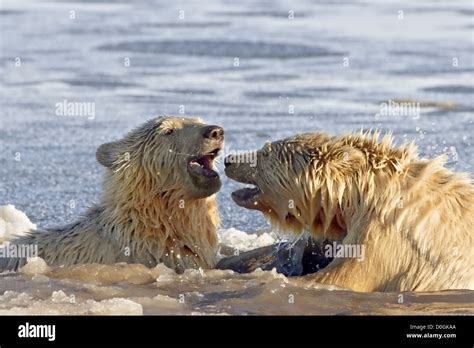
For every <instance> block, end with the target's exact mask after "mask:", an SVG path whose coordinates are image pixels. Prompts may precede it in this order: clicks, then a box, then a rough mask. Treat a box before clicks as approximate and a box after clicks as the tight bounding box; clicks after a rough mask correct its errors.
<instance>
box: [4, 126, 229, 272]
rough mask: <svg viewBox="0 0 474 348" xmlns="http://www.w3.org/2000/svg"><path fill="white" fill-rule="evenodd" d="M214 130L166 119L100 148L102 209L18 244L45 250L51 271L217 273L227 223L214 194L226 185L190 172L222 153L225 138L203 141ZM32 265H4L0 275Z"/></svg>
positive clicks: (8, 262) (42, 252)
mask: <svg viewBox="0 0 474 348" xmlns="http://www.w3.org/2000/svg"><path fill="white" fill-rule="evenodd" d="M213 127H215V126H213ZM208 128H209V126H207V125H204V124H203V123H202V121H200V120H198V119H184V118H174V117H161V118H157V119H153V120H150V121H148V122H147V123H145V124H144V125H142V126H141V127H139V128H137V129H135V130H134V131H132V132H130V133H129V134H128V135H127V136H126V137H125V138H124V139H122V140H120V141H117V142H113V143H108V144H104V145H102V146H100V147H99V149H98V150H97V160H98V161H99V163H101V164H102V165H104V166H105V167H106V168H107V174H106V177H105V181H104V189H105V192H104V194H103V198H102V200H101V202H100V203H98V204H96V205H94V206H93V207H91V208H90V209H89V210H88V211H87V212H86V213H85V215H84V216H83V217H81V218H80V219H79V221H78V222H75V223H73V224H71V225H69V226H66V227H63V228H58V229H50V230H46V231H37V232H32V233H30V234H28V235H27V236H25V237H20V238H18V239H16V240H14V241H12V244H28V245H38V249H39V256H40V257H42V258H43V259H45V261H46V262H47V263H48V264H50V265H72V264H79V263H104V264H112V263H116V262H128V263H141V264H144V265H146V266H154V265H156V264H157V263H160V262H163V263H164V264H165V265H166V266H168V267H170V268H173V269H175V270H176V271H178V272H182V271H183V270H184V269H186V268H199V267H202V268H211V267H213V266H214V265H215V263H216V248H217V234H216V230H217V226H218V223H219V219H218V214H217V209H216V201H215V197H214V195H213V194H214V193H215V192H217V190H218V189H219V188H220V181H219V179H218V177H217V179H216V178H212V180H211V179H209V180H210V181H212V182H210V181H209V180H207V178H199V177H198V178H197V179H196V178H194V179H191V178H190V175H189V173H188V172H187V166H188V164H189V161H190V158H196V157H197V156H200V155H202V154H206V153H208V152H210V151H211V149H217V148H219V149H220V148H221V147H222V139H223V136H222V137H221V138H222V139H220V140H219V139H217V140H215V139H208V138H205V137H204V136H203V134H204V133H205V131H206V129H208ZM219 129H220V128H219ZM220 130H222V129H220ZM201 179H202V183H196V180H198V181H199V180H201ZM193 180H194V181H193ZM216 180H217V181H216ZM201 184H202V185H201ZM25 262H26V260H25V259H22V258H11V259H4V260H0V269H2V270H4V269H12V270H14V269H17V268H18V267H20V266H22V265H23V264H24V263H25Z"/></svg>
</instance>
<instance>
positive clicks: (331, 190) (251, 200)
mask: <svg viewBox="0 0 474 348" xmlns="http://www.w3.org/2000/svg"><path fill="white" fill-rule="evenodd" d="M256 156H257V162H256V163H257V165H256V166H255V165H254V166H252V165H250V164H249V163H245V162H246V161H245V159H246V158H253V157H252V156H251V155H250V154H249V153H247V154H241V155H240V156H238V157H236V156H229V157H227V158H226V161H225V164H226V174H227V175H228V176H229V177H230V178H232V179H234V180H236V181H239V182H241V183H245V184H250V185H253V186H254V187H253V188H244V189H241V190H238V191H236V192H234V193H233V194H232V198H233V199H234V201H235V202H236V203H237V204H238V205H240V206H242V207H245V208H248V209H256V210H259V211H261V212H262V213H263V214H264V215H265V217H266V218H267V219H268V220H269V221H270V223H271V224H272V225H274V226H276V227H277V228H279V229H282V230H290V231H294V232H296V233H300V232H301V231H310V232H311V233H312V235H313V237H314V238H316V239H318V240H319V241H320V242H321V243H323V242H324V243H327V242H328V241H330V243H331V244H332V243H333V242H337V243H341V244H342V245H343V247H346V246H361V245H363V246H364V253H365V255H363V256H364V257H363V259H362V260H360V259H358V258H354V257H352V258H351V257H335V258H334V260H333V261H332V262H331V263H330V264H329V265H328V266H327V267H326V268H324V269H323V270H321V271H319V272H317V273H314V274H311V275H307V276H305V277H302V278H299V280H296V281H297V282H299V281H300V280H302V281H304V282H307V281H308V280H309V279H312V280H314V282H318V283H327V284H334V285H337V286H341V287H344V288H350V289H353V290H356V291H435V290H442V289H467V288H468V289H472V288H473V287H474V237H473V229H474V186H473V184H472V181H471V179H470V178H469V176H468V175H467V174H460V173H453V172H451V171H449V170H448V169H446V168H444V167H443V163H444V158H443V157H439V158H436V159H434V160H422V159H419V158H418V155H417V151H416V148H415V146H414V145H413V144H405V145H403V146H401V147H399V148H396V147H393V146H392V139H391V136H390V135H387V136H385V137H384V138H383V139H382V140H381V141H378V134H377V133H376V134H370V133H360V134H351V135H343V136H338V137H335V136H329V135H326V134H301V135H296V136H294V137H291V138H287V139H284V140H281V141H276V142H274V143H267V144H266V145H265V146H264V147H263V148H262V149H261V150H259V151H258V152H257V154H256Z"/></svg>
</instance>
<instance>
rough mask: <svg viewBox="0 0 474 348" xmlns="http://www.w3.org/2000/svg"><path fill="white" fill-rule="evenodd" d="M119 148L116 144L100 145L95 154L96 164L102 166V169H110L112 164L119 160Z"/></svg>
mask: <svg viewBox="0 0 474 348" xmlns="http://www.w3.org/2000/svg"><path fill="white" fill-rule="evenodd" d="M120 148H121V146H120V143H118V142H112V143H105V144H102V145H100V146H99V148H98V149H97V152H96V154H95V157H96V158H97V162H99V163H100V164H102V165H103V166H104V167H107V168H112V166H113V165H114V163H115V162H116V161H117V159H118V158H119V154H120Z"/></svg>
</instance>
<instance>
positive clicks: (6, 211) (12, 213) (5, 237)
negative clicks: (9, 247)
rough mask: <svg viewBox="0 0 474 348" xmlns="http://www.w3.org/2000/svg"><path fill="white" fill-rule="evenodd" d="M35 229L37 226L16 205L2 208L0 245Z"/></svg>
mask: <svg viewBox="0 0 474 348" xmlns="http://www.w3.org/2000/svg"><path fill="white" fill-rule="evenodd" d="M35 229H36V225H35V224H34V223H32V222H31V221H30V219H28V217H27V216H26V214H25V213H23V212H22V211H20V210H18V209H16V208H15V206H14V205H12V204H7V205H2V206H0V245H1V244H2V243H5V242H7V241H9V240H12V239H13V238H14V237H15V236H19V235H23V234H25V232H27V231H29V230H35Z"/></svg>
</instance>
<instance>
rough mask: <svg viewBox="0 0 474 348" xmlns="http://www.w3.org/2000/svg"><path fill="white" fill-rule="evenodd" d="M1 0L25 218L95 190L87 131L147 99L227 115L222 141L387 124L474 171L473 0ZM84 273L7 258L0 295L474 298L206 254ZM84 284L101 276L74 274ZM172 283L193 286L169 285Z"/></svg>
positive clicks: (162, 110)
mask: <svg viewBox="0 0 474 348" xmlns="http://www.w3.org/2000/svg"><path fill="white" fill-rule="evenodd" d="M0 4H1V7H0V30H1V31H0V44H1V47H0V69H1V81H0V149H1V151H0V205H5V204H13V205H15V206H16V208H17V209H19V210H21V211H23V212H25V213H26V215H27V216H28V217H29V219H30V220H31V221H32V222H33V223H35V224H36V225H37V226H38V228H46V227H51V226H56V225H60V224H64V223H67V222H71V221H72V220H74V219H75V218H77V216H78V215H79V214H80V213H81V212H83V211H84V210H85V209H86V208H87V207H88V206H89V205H90V204H91V203H92V202H94V201H98V199H99V197H100V192H101V180H102V175H103V172H104V170H103V168H101V166H100V165H99V164H98V163H97V162H96V160H95V150H96V148H97V147H98V146H99V145H100V144H102V143H104V142H108V141H111V140H115V139H118V138H119V137H121V136H122V135H123V134H124V133H126V132H127V131H128V130H130V129H131V128H133V127H135V126H136V125H138V124H140V123H142V122H144V121H145V120H147V119H149V118H151V117H155V116H158V115H183V116H199V117H202V118H203V119H204V120H205V121H206V122H207V123H209V124H218V125H221V126H223V127H224V128H225V131H226V149H227V150H228V151H232V150H233V151H239V150H249V149H255V148H259V147H261V146H262V145H263V144H264V142H265V141H267V140H276V139H279V138H282V137H285V136H289V135H292V134H295V133H298V132H307V131H325V132H329V133H333V134H341V133H345V132H350V131H354V130H358V129H360V128H373V129H380V130H382V131H388V130H391V131H392V132H393V133H394V136H395V140H396V142H397V143H402V142H404V141H410V140H414V141H415V142H416V143H417V144H418V146H419V149H420V153H421V154H422V156H424V157H433V156H436V155H439V154H442V153H447V154H448V156H449V162H448V166H449V167H450V168H452V169H454V170H456V171H466V172H470V173H472V172H473V165H474V155H473V141H474V139H473V129H474V125H473V121H474V117H473V110H474V102H473V100H474V98H473V95H474V86H473V77H474V45H473V30H474V8H473V5H472V2H470V1H449V2H435V1H433V2H430V1H424V2H414V1H335V2H327V1H309V0H307V1H298V2H297V3H295V2H294V1H289V0H288V1H285V0H277V1H258V2H257V1H248V2H247V1H246V2H241V1H229V0H221V1H217V0H216V1H209V0H206V1H191V0H187V1H186V0H183V1H179V2H174V1H156V0H154V1H150V0H148V1H144V0H142V1H133V2H129V1H113V2H110V3H106V2H104V1H93V0H92V1H90V0H89V1H85V2H82V3H80V2H76V1H33V2H32V1H19V0H15V1H5V0H1V2H0ZM388 100H412V101H415V102H419V103H421V108H420V112H419V113H418V114H417V115H415V116H413V115H401V116H397V115H380V113H381V109H382V103H384V102H387V101H388ZM64 101H68V102H84V103H94V107H95V113H94V115H93V116H60V115H57V113H56V105H57V103H62V102H64ZM377 114H379V115H377ZM220 167H221V168H220V169H221V172H222V174H223V171H222V164H221V165H220ZM222 180H223V188H222V190H221V192H220V193H219V194H218V200H219V205H220V213H221V218H222V230H223V231H225V233H227V232H228V231H229V229H237V230H240V231H245V232H249V233H255V232H256V233H262V231H267V232H268V228H269V227H268V225H267V224H266V223H265V221H264V219H263V218H262V217H261V216H260V214H259V213H256V212H251V211H248V210H244V209H241V208H238V207H237V206H235V205H234V204H233V203H232V201H231V199H230V192H231V191H232V190H234V189H235V188H236V187H237V186H238V185H237V184H235V183H234V182H232V181H230V180H228V179H227V178H226V177H225V176H222ZM231 231H234V230H231ZM241 238H243V237H241ZM244 239H245V238H244ZM236 243H240V242H239V241H237V242H236ZM85 267H86V270H87V267H92V266H85ZM110 267H113V266H110ZM129 267H132V266H129ZM89 271H90V272H95V271H94V269H93V267H92V268H91V269H89ZM161 271H162V270H160V272H161ZM74 272H76V273H79V274H81V276H77V277H76V276H75V274H76V273H74ZM97 272H98V273H97ZM97 272H96V273H94V274H96V275H97V277H98V278H97V279H92V280H91V279H89V278H87V277H85V276H84V274H82V273H80V272H78V271H76V270H71V274H72V275H71V276H70V277H69V278H68V274H67V272H66V273H64V272H63V273H61V274H60V276H57V274H56V275H55V276H51V278H48V276H46V275H41V276H37V277H36V280H35V279H31V277H29V276H27V275H22V274H9V275H2V276H0V294H1V293H3V292H4V291H6V290H8V291H10V292H9V293H4V295H1V296H0V311H1V310H3V311H6V312H7V313H16V312H18V313H20V312H21V311H25V312H28V311H30V312H34V313H43V312H46V313H56V312H55V310H56V309H57V308H59V309H57V310H58V311H61V308H66V307H65V306H63V307H61V306H55V305H54V304H55V303H57V302H55V300H54V298H56V300H57V299H58V298H61V299H63V300H64V298H63V294H61V293H59V295H57V294H56V295H54V296H56V297H54V296H53V293H52V292H53V291H60V290H61V291H65V293H66V295H67V296H70V295H71V293H72V294H74V293H76V294H77V297H78V303H79V304H81V303H83V302H84V303H86V301H88V300H90V301H95V302H97V303H99V302H100V301H102V300H106V301H108V300H110V299H111V301H112V302H110V305H111V306H112V307H113V308H119V309H117V311H118V312H120V308H122V307H120V306H121V302H120V301H132V302H133V301H135V302H137V303H139V305H140V306H142V312H144V313H148V314H150V313H168V309H169V308H171V309H170V311H171V312H173V311H174V313H187V314H191V313H194V312H196V313H231V314H245V313H250V314H258V313H261V314H277V313H282V314H292V313H294V314H302V313H308V314H337V313H345V314H359V313H374V314H383V313H395V314H402V313H419V312H422V313H426V314H429V313H471V314H473V313H474V308H473V305H472V303H473V300H474V296H473V292H469V291H450V292H441V293H438V294H428V295H426V296H427V297H423V296H425V295H423V294H408V297H407V298H408V299H409V300H408V301H409V302H408V303H410V301H412V302H411V305H407V303H406V302H405V303H402V304H400V303H398V302H397V296H396V294H357V293H353V292H349V291H339V290H334V291H329V290H327V289H326V288H324V287H322V288H321V289H319V290H314V289H313V290H308V289H304V288H298V287H296V288H291V286H293V285H287V283H286V281H287V279H283V278H281V277H280V276H277V275H275V274H271V273H270V272H262V273H258V274H252V275H246V276H244V275H236V274H229V273H225V272H222V271H209V272H210V273H206V274H207V278H206V277H204V276H202V275H201V278H199V279H200V280H196V279H198V278H196V277H197V275H196V274H194V273H193V272H192V271H190V272H189V273H188V274H187V275H186V276H183V277H187V278H182V279H181V280H179V281H178V280H177V279H178V277H179V276H175V275H172V276H169V277H171V278H172V277H175V278H174V279H175V280H176V282H171V283H169V284H168V283H166V284H168V285H166V286H161V285H159V286H158V285H157V283H156V282H153V281H139V282H135V283H136V284H135V283H134V282H133V281H132V282H131V283H130V282H127V280H125V281H122V280H120V282H119V283H120V285H117V284H115V283H113V282H112V283H110V282H108V280H107V281H104V280H103V279H102V278H101V276H100V274H101V273H100V272H99V271H97ZM127 272H128V273H130V272H131V273H133V272H134V271H133V269H127V266H125V271H124V274H125V275H124V276H123V277H125V278H126V274H128V273H127ZM143 272H144V273H146V272H147V271H144V270H143ZM156 272H158V271H156ZM163 272H164V271H163ZM158 273H159V272H158ZM158 273H157V274H158ZM157 274H154V273H153V275H152V276H150V277H152V278H153V277H155V276H156V275H157ZM144 277H145V278H146V277H148V275H146V276H144ZM157 277H159V274H158V276H157ZM193 277H194V278H193ZM152 278H149V277H148V278H146V279H148V280H149V279H152ZM155 278H156V277H155ZM165 278H166V277H165ZM171 278H170V279H171ZM153 279H154V278H153ZM183 279H184V280H183ZM206 279H207V280H208V281H206ZM178 283H182V284H183V285H182V286H181V287H180V286H179V284H178ZM48 284H49V285H48ZM51 284H52V285H51ZM71 284H72V285H71ZM91 284H93V286H96V287H97V289H98V290H97V289H96V290H97V291H95V290H94V291H87V289H88V287H90V286H92V285H91ZM101 284H102V285H101ZM104 284H107V285H104ZM110 284H112V285H110ZM158 284H160V283H159V282H158ZM282 285H283V286H282ZM37 289H40V291H37V292H35V291H36V290H37ZM275 289H276V290H275ZM281 289H284V290H281ZM288 289H290V290H288ZM280 290H281V291H283V292H281V291H280ZM275 291H276V292H275ZM279 291H280V292H279ZM288 291H293V292H294V291H296V292H297V293H298V294H300V296H301V297H300V298H301V302H299V304H298V306H300V307H298V306H289V305H287V306H281V303H280V302H279V301H281V300H285V299H286V298H287V296H288V294H289V292H288ZM179 293H186V294H188V295H189V298H190V299H191V300H190V301H188V302H187V304H186V305H183V306H181V305H182V304H181V303H178V304H177V303H176V302H173V301H174V299H176V298H178V294H179ZM275 293H277V294H280V295H278V296H279V297H278V296H276V295H275V296H276V297H275V296H273V295H272V294H275ZM142 295H143V296H142ZM188 295H186V296H188ZM22 296H23V300H24V301H23V302H22ZM28 296H30V297H31V298H32V299H33V300H31V299H28ZM35 296H36V297H35ZM58 296H59V297H58ZM160 296H166V297H169V298H166V297H160ZM193 296H194V297H193ZM17 297H19V298H20V299H17V300H15V299H16V298H17ZM135 297H137V298H138V297H139V298H140V300H137V299H135V300H134V299H133V298H135ZM117 298H118V299H119V300H117V301H119V302H118V304H117V303H116V302H114V301H115V300H114V299H117ZM12 299H13V300H12ZM25 299H27V300H25ZM61 299H60V300H58V301H59V302H61V301H63V300H61ZM34 300H36V302H35V301H34ZM15 301H16V302H15ZM81 301H83V302H81ZM154 301H155V302H154ZM170 301H171V302H170ZM95 302H92V305H91V306H92V307H93V308H96V309H94V310H90V311H89V312H87V310H88V309H87V308H89V307H87V306H86V305H84V306H86V307H80V306H79V304H77V306H78V307H74V306H75V304H71V307H70V308H69V307H68V313H84V312H81V311H83V310H84V311H85V313H92V314H96V313H101V309H102V308H103V307H101V305H100V304H99V305H97V306H98V307H97V306H96V307H94V306H95V305H94V303H95ZM15 303H18V305H15ZM35 303H36V304H37V307H35ZM127 303H128V302H126V303H125V304H123V303H122V305H123V306H125V307H124V308H129V307H127ZM108 304H109V302H107V306H108ZM115 304H117V306H118V307H114V305H115ZM128 305H130V303H128ZM104 306H105V305H104ZM133 306H134V305H133V304H132V305H131V307H130V308H132V309H133V308H135V309H137V308H138V307H137V306H135V307H133ZM56 307H57V308H56ZM19 308H20V309H19ZM22 308H23V309H22ZM84 308H86V309H84ZM97 308H99V309H97ZM104 308H105V307H104ZM107 308H108V307H107ZM143 308H145V309H144V310H143ZM89 309H90V308H89ZM135 309H134V310H135ZM48 311H50V312H48ZM305 311H306V312H305ZM124 312H126V310H124ZM132 312H133V310H132ZM137 312H140V311H139V310H138V309H137ZM103 313H108V312H107V309H104V310H103ZM132 314H133V313H132Z"/></svg>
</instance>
